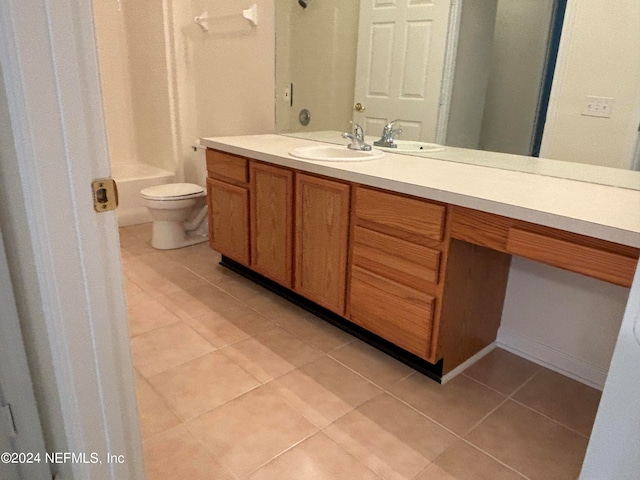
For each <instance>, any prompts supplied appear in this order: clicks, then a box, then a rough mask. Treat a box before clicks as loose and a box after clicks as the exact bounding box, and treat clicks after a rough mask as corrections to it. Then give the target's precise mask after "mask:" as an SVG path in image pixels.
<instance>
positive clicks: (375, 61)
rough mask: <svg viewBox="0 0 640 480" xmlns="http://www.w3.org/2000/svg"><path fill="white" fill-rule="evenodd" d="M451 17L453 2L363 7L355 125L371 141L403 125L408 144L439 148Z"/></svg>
mask: <svg viewBox="0 0 640 480" xmlns="http://www.w3.org/2000/svg"><path fill="white" fill-rule="evenodd" d="M450 11H451V0H436V1H433V2H428V1H422V2H418V1H413V2H410V1H406V0H405V1H402V0H401V1H391V0H373V1H361V2H360V23H359V29H358V56H357V62H356V81H355V102H354V105H355V108H354V113H353V121H354V123H357V124H359V125H362V126H363V127H364V129H365V131H366V132H367V133H368V134H369V135H375V134H379V133H380V132H382V128H383V127H384V126H385V124H386V123H387V122H389V121H392V120H394V119H400V120H401V122H402V138H403V139H404V140H421V141H425V142H435V140H436V125H437V121H438V111H439V105H440V92H441V89H442V88H441V85H442V74H443V70H444V61H445V54H446V48H447V30H448V28H449V14H450ZM358 104H360V105H362V106H363V107H364V109H361V108H359V105H358Z"/></svg>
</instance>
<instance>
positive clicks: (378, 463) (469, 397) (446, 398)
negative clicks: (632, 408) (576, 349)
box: [120, 225, 600, 480]
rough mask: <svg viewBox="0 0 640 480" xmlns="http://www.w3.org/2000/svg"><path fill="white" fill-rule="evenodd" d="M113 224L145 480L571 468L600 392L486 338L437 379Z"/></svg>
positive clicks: (542, 473) (448, 475) (498, 476)
mask: <svg viewBox="0 0 640 480" xmlns="http://www.w3.org/2000/svg"><path fill="white" fill-rule="evenodd" d="M150 235H151V233H150V226H149V225H140V226H134V227H127V228H122V229H121V230H120V236H121V245H122V261H123V265H124V274H125V282H126V293H127V299H128V308H129V322H130V332H131V348H132V354H133V363H134V367H135V378H136V384H137V395H138V406H139V412H140V422H141V430H142V436H143V447H144V455H145V467H146V471H147V475H148V479H149V480H155V479H163V480H166V479H180V480H182V479H189V480H204V479H206V480H211V479H215V480H227V479H229V480H234V479H235V480H243V479H250V480H286V479H291V480H294V479H295V480H303V479H304V480H306V479H310V480H320V479H359V480H364V479H386V480H396V479H415V480H456V479H457V480H467V479H486V480H502V479H505V480H507V479H508V480H511V479H514V480H515V479H525V478H528V479H531V480H538V479H540V480H555V479H558V480H562V479H569V480H574V479H576V478H577V477H578V474H579V471H580V465H581V463H582V459H583V457H584V453H585V450H586V446H587V441H588V436H589V433H590V430H591V427H592V424H593V420H594V416H595V412H596V409H597V405H598V402H599V399H600V392H598V391H596V390H594V389H592V388H589V387H586V386H584V385H582V384H580V383H577V382H575V381H573V380H570V379H568V378H566V377H563V376H561V375H558V374H556V373H554V372H552V371H550V370H547V369H545V368H542V367H539V366H537V365H535V364H533V363H531V362H529V361H527V360H524V359H522V358H520V357H517V356H515V355H513V354H511V353H508V352H506V351H504V350H499V349H496V350H494V351H493V352H492V353H491V354H489V355H488V356H487V357H485V358H484V359H483V360H481V361H480V362H478V363H477V364H476V365H474V366H473V367H471V368H469V369H468V370H467V371H466V372H465V373H464V374H462V375H460V376H458V377H456V378H455V379H454V380H452V381H451V382H449V383H448V384H446V385H438V384H437V383H435V382H433V381H432V380H429V379H428V378H426V377H424V376H423V375H421V374H419V373H416V372H415V371H413V370H412V369H411V368H409V367H407V366H405V365H403V364H401V363H399V362H397V361H396V360H393V359H392V358H390V357H387V356H386V355H384V354H382V353H380V352H378V351H377V350H374V349H373V348H371V347H369V346H368V345H366V344H364V343H362V342H361V341H359V340H356V339H354V338H353V337H351V336H349V335H347V334H345V333H344V332H342V331H340V330H339V329H336V328H335V327H333V326H331V325H329V324H327V323H325V322H323V321H322V320H320V319H318V318H316V317H314V316H312V315H310V314H309V313H307V312H305V311H303V310H301V309H299V308H297V307H295V306H293V305H290V304H288V303H287V302H285V301H284V300H282V299H280V298H279V297H277V296H275V295H273V294H271V293H270V292H267V291H265V290H263V289H262V288H261V287H258V286H256V285H254V284H253V283H251V282H249V281H247V280H245V279H243V278H242V277H240V276H238V275H236V274H234V273H232V272H230V271H228V270H226V269H224V268H222V267H220V266H219V265H218V264H217V262H218V261H219V255H218V254H217V253H215V252H213V251H211V250H210V249H209V247H208V245H207V244H201V245H197V246H193V247H188V248H184V249H180V250H172V251H164V252H161V251H158V250H154V249H153V248H151V246H150V243H149V238H150Z"/></svg>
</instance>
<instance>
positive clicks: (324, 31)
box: [276, 0, 360, 132]
mask: <svg viewBox="0 0 640 480" xmlns="http://www.w3.org/2000/svg"><path fill="white" fill-rule="evenodd" d="M277 8H278V17H279V19H278V57H277V62H276V64H277V69H278V70H277V78H278V80H277V82H278V84H277V85H278V90H277V95H278V99H277V107H276V113H277V116H278V120H277V123H278V128H279V129H280V130H281V131H288V132H305V131H317V130H335V129H336V128H342V129H344V130H349V121H350V120H351V118H352V112H353V106H352V104H353V92H354V85H355V69H354V65H355V64H356V50H357V42H358V14H359V10H360V2H358V1H353V0H351V1H348V2H345V1H341V0H323V1H312V2H309V6H308V7H307V8H306V9H303V8H301V7H300V6H299V5H298V3H297V2H296V1H294V0H291V1H289V0H278V2H277ZM287 18H288V20H287ZM285 22H286V23H285ZM328 26H331V27H330V28H328ZM283 27H284V28H283ZM283 30H284V32H283ZM282 33H284V35H282ZM287 37H288V38H287ZM289 83H293V106H292V107H287V105H286V103H284V101H283V100H282V94H283V91H284V88H285V86H286V85H287V84H289ZM303 108H306V109H308V110H309V111H310V112H311V122H310V123H309V125H308V126H307V127H304V126H302V125H301V124H300V122H299V121H298V114H299V112H300V110H302V109H303ZM340 126H341V127H340Z"/></svg>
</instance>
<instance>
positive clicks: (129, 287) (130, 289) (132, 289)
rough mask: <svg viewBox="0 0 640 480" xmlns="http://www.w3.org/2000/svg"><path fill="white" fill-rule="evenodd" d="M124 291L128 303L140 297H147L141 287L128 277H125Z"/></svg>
mask: <svg viewBox="0 0 640 480" xmlns="http://www.w3.org/2000/svg"><path fill="white" fill-rule="evenodd" d="M124 290H125V293H126V296H127V303H128V302H130V301H131V300H133V299H134V298H136V297H137V296H139V295H145V293H144V291H143V290H142V288H140V286H139V285H138V284H137V283H135V282H134V281H133V280H131V279H130V278H129V277H127V276H126V275H125V276H124Z"/></svg>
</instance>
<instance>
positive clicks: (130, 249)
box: [120, 227, 157, 257]
mask: <svg viewBox="0 0 640 480" xmlns="http://www.w3.org/2000/svg"><path fill="white" fill-rule="evenodd" d="M150 238H151V234H149V239H150ZM120 249H121V252H122V254H123V256H126V257H137V256H139V255H146V254H149V253H153V252H156V251H157V250H155V249H154V248H153V247H152V246H151V240H145V239H143V238H140V236H138V235H137V234H136V231H135V230H134V229H132V228H131V227H125V228H121V229H120Z"/></svg>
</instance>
